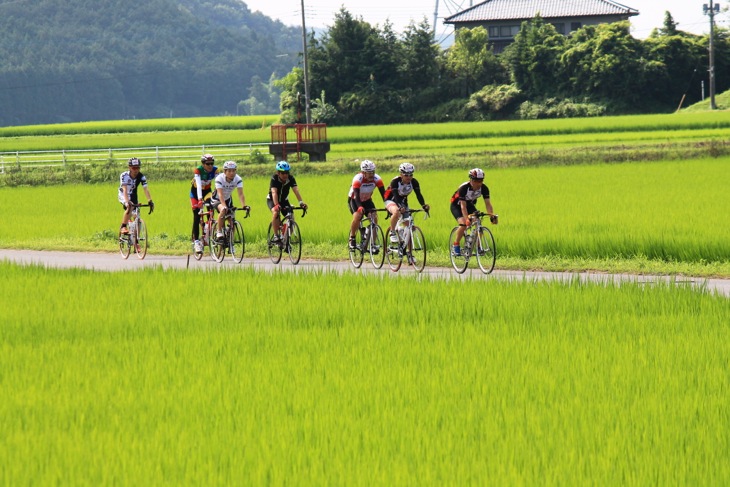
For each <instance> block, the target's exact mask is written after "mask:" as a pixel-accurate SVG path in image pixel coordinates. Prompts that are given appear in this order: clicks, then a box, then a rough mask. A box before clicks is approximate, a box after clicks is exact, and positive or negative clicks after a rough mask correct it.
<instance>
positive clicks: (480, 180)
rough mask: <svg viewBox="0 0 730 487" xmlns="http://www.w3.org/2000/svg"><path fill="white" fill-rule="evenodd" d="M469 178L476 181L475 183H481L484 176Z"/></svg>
mask: <svg viewBox="0 0 730 487" xmlns="http://www.w3.org/2000/svg"><path fill="white" fill-rule="evenodd" d="M471 180H472V181H475V182H477V183H483V182H484V178H481V179H478V178H471Z"/></svg>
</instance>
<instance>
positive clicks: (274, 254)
mask: <svg viewBox="0 0 730 487" xmlns="http://www.w3.org/2000/svg"><path fill="white" fill-rule="evenodd" d="M273 239H274V226H273V224H271V223H269V230H268V232H266V246H267V247H268V248H269V258H270V259H271V262H273V263H274V264H278V263H279V261H281V245H279V244H278V243H276V242H274V240H273Z"/></svg>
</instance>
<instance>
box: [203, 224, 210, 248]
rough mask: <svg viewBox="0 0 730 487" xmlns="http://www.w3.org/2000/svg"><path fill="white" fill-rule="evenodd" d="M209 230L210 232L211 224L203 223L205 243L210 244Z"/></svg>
mask: <svg viewBox="0 0 730 487" xmlns="http://www.w3.org/2000/svg"><path fill="white" fill-rule="evenodd" d="M208 232H210V225H203V243H204V244H205V245H208V237H209V235H208Z"/></svg>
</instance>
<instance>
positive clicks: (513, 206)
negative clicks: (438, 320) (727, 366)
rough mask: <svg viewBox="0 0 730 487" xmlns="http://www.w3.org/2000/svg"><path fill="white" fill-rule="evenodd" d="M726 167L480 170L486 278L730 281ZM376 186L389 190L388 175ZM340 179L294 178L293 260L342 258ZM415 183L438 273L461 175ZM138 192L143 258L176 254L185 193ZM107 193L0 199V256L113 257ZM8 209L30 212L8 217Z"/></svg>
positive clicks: (254, 249) (258, 205)
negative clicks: (491, 265) (486, 210)
mask: <svg viewBox="0 0 730 487" xmlns="http://www.w3.org/2000/svg"><path fill="white" fill-rule="evenodd" d="M729 164H730V160H728V159H705V160H691V161H665V162H656V163H643V164H611V165H586V166H570V167H527V168H506V169H493V170H489V171H488V172H487V179H486V182H487V184H488V186H489V187H490V190H491V193H492V202H493V204H494V207H495V210H496V211H497V213H498V214H499V215H500V224H499V225H498V226H496V227H492V229H493V231H494V233H495V238H496V240H497V247H498V256H499V257H498V262H497V267H498V268H499V267H500V265H502V266H504V265H509V264H508V263H509V262H510V259H516V260H518V261H520V262H522V264H521V265H525V264H524V262H530V261H533V262H538V261H541V260H544V259H546V258H563V259H572V260H573V261H580V260H582V259H587V260H591V261H601V260H603V261H620V260H626V259H638V260H640V261H649V262H652V261H653V262H664V263H673V264H677V265H680V266H681V264H691V265H694V266H696V268H697V266H699V267H701V266H703V265H706V264H711V269H710V270H709V271H708V272H710V273H714V274H718V273H719V274H721V275H722V273H723V272H724V273H725V274H724V275H730V240H729V239H728V237H727V228H728V219H727V215H728V214H730V200H728V198H727V197H726V195H727V190H728V179H727V171H728V165H729ZM294 174H295V175H296V164H295V166H294ZM381 175H382V176H383V178H384V179H386V181H389V180H390V179H391V178H392V177H393V176H394V175H395V174H393V173H388V172H383V173H381ZM351 177H352V175H350V174H336V175H320V176H314V175H303V176H300V177H298V181H299V185H300V189H301V191H302V194H303V196H304V198H305V201H306V202H307V203H308V204H309V205H310V212H309V213H308V214H307V216H306V217H305V218H304V219H300V220H299V223H300V225H301V228H302V232H303V236H304V241H305V246H304V256H305V258H307V257H309V258H331V259H346V258H347V253H346V249H345V235H346V232H347V228H348V225H349V221H350V214H349V211H348V210H347V208H346V206H345V199H346V195H347V189H348V187H349V184H350V181H351ZM416 177H417V178H418V180H419V181H420V182H421V185H422V188H423V193H424V195H425V197H426V200H427V202H428V203H430V204H431V206H432V212H431V218H430V219H428V220H422V219H421V218H420V216H419V218H418V219H417V224H418V225H419V226H421V227H422V228H423V230H424V233H425V236H426V240H427V242H428V244H429V251H430V256H429V263H430V264H434V265H447V264H448V257H447V239H448V235H449V232H450V230H451V228H452V227H453V226H454V224H455V223H454V220H453V218H452V216H451V214H450V212H449V207H448V201H449V198H450V196H451V194H452V193H453V191H455V190H456V188H457V187H458V185H459V184H460V183H462V182H463V181H465V180H466V171H454V170H448V171H417V173H416ZM150 189H151V191H152V196H153V199H154V201H155V203H156V205H157V209H156V212H155V213H154V214H153V215H150V216H149V217H147V222H148V226H149V231H150V232H151V248H150V252H152V253H172V254H174V253H177V254H184V253H186V252H187V251H188V247H189V240H188V238H189V237H188V236H189V234H190V227H191V222H192V217H191V210H190V207H189V200H188V192H189V183H187V182H162V183H158V182H155V181H154V180H152V181H151V182H150ZM116 190H117V188H116V184H113V183H111V184H105V185H76V186H74V185H71V186H52V187H23V188H3V189H1V190H0V211H2V213H3V215H5V224H4V225H2V226H0V245H1V246H3V247H6V248H34V249H65V250H107V251H114V249H115V238H116V232H117V229H118V225H119V221H120V219H121V207H120V206H119V204H118V203H117V201H116ZM244 190H245V192H246V195H247V203H248V204H249V205H251V206H252V208H253V210H252V216H251V218H249V219H247V220H245V221H244V222H243V225H244V229H245V231H246V232H247V241H248V243H249V245H248V247H247V250H248V252H249V255H250V256H256V255H258V256H263V255H264V253H265V250H264V247H263V242H264V240H265V232H266V230H267V227H268V223H269V221H270V213H269V211H268V209H267V207H266V206H265V195H266V193H267V190H268V178H263V177H260V178H246V181H245V185H244ZM19 201H24V202H32V204H33V205H38V206H37V207H31V208H41V209H31V210H29V211H27V212H22V211H19V208H18V206H17V202H19ZM376 201H377V197H376ZM414 201H415V198H414ZM412 204H413V203H412ZM480 207H481V203H480ZM386 224H387V222H386ZM527 265H528V268H529V264H527ZM718 266H719V267H718ZM533 268H534V267H533ZM722 269H725V270H724V271H723V270H722ZM635 270H638V271H641V269H635Z"/></svg>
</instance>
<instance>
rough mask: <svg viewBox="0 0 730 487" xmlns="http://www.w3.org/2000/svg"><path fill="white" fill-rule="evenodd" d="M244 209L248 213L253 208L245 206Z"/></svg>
mask: <svg viewBox="0 0 730 487" xmlns="http://www.w3.org/2000/svg"><path fill="white" fill-rule="evenodd" d="M243 209H244V210H246V211H251V207H250V206H248V205H246V206H244V207H243Z"/></svg>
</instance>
